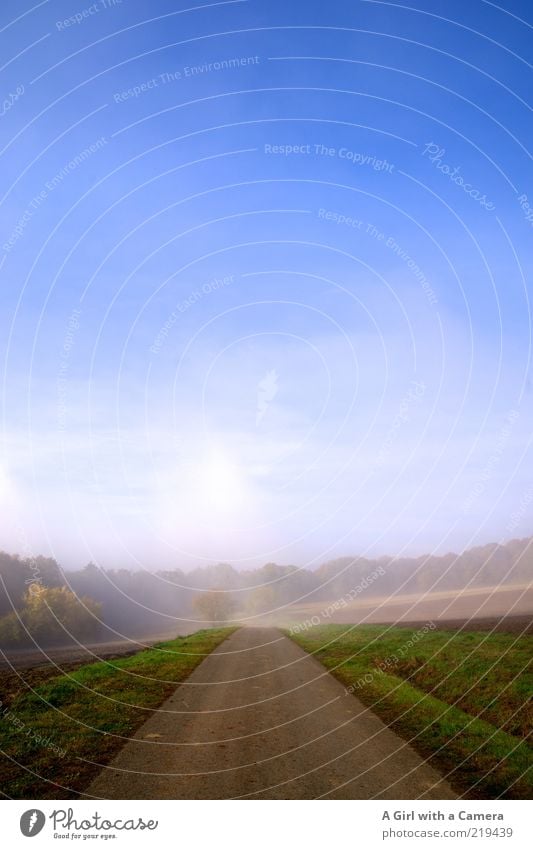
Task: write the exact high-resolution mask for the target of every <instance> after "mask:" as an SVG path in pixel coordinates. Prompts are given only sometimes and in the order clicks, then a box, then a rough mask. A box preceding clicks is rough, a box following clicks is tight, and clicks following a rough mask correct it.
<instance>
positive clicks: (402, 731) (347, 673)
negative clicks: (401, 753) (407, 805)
mask: <svg viewBox="0 0 533 849" xmlns="http://www.w3.org/2000/svg"><path fill="white" fill-rule="evenodd" d="M286 633H287V636H289V637H291V638H292V639H293V640H295V642H297V643H298V644H299V645H300V646H301V647H302V648H304V649H305V650H306V651H307V652H309V653H310V654H313V655H314V656H315V657H316V659H317V660H319V661H320V662H321V663H322V664H323V665H324V666H325V667H326V668H327V669H329V670H330V672H332V673H333V675H335V676H336V677H337V678H338V679H339V680H340V681H341V682H342V683H343V684H344V685H345V686H346V688H347V695H349V694H350V693H353V694H354V695H355V696H356V697H357V698H358V699H360V700H361V701H362V702H363V703H364V704H365V705H367V706H368V707H371V708H372V710H374V711H375V713H377V714H378V715H379V716H380V717H381V718H382V719H383V720H384V721H385V722H386V723H387V725H389V727H391V728H392V729H393V730H394V731H396V732H397V733H398V734H399V735H400V736H401V737H403V738H404V739H406V740H408V741H409V742H410V743H411V744H412V745H413V747H414V748H416V749H417V750H418V751H419V752H420V753H421V754H422V755H423V756H424V757H425V758H426V759H427V760H429V762H430V763H432V764H433V765H434V766H435V767H436V768H437V769H439V771H440V772H441V773H443V774H444V775H447V776H448V778H449V780H450V782H451V783H452V785H453V786H454V788H455V789H456V791H457V792H459V794H464V795H465V797H466V798H482V799H486V798H491V799H492V798H500V797H501V798H507V799H529V798H531V793H532V789H533V786H532V785H533V757H532V754H533V753H532V750H531V747H530V746H529V745H528V738H529V735H530V734H531V728H532V727H533V723H532V694H533V681H532V677H531V674H530V672H531V657H532V647H533V639H532V637H530V636H522V637H517V636H516V635H515V634H501V633H498V634H489V633H483V632H480V631H476V632H464V631H460V632H451V631H438V630H434V626H432V627H429V628H428V627H426V628H424V627H423V626H420V628H418V629H416V628H412V629H406V628H403V627H402V628H394V627H389V626H384V625H366V626H355V627H351V626H347V625H323V626H316V627H312V628H309V629H308V630H306V631H303V632H300V633H294V632H293V633H291V632H290V631H287V632H286ZM528 670H529V671H528ZM529 739H530V738H529Z"/></svg>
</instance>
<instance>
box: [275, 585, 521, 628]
mask: <svg viewBox="0 0 533 849" xmlns="http://www.w3.org/2000/svg"><path fill="white" fill-rule="evenodd" d="M334 603H335V602H322V603H313V604H309V605H303V604H302V605H293V606H292V607H291V608H287V610H286V611H284V612H283V613H282V614H280V619H284V620H286V621H284V622H283V623H282V622H281V621H280V623H279V624H285V625H286V627H290V625H293V624H298V623H299V622H302V623H303V622H305V621H306V619H309V618H311V617H312V616H315V617H318V619H319V622H316V623H315V624H317V625H318V624H323V625H324V624H327V623H328V622H329V623H331V624H336V625H342V624H344V623H350V624H354V625H355V624H383V623H387V624H391V625H393V624H394V625H402V624H407V623H409V624H410V625H413V624H414V623H419V622H428V621H431V622H435V624H436V626H437V628H441V627H443V628H449V627H452V626H451V624H450V623H452V622H460V623H468V630H469V631H473V630H480V627H479V624H478V623H479V622H481V621H484V622H493V623H494V624H497V623H498V622H499V620H500V619H501V620H502V621H501V624H500V625H498V630H507V629H508V628H512V629H513V632H514V631H515V629H516V628H517V627H518V624H519V623H520V622H525V623H526V626H527V624H528V623H529V624H530V623H531V622H532V621H533V587H522V586H521V587H503V588H500V587H486V588H477V589H469V590H461V591H459V590H454V591H450V590H449V591H446V592H436V593H431V594H430V595H428V596H426V597H424V596H421V595H419V594H418V595H403V596H400V595H398V596H391V597H386V598H365V597H364V596H361V597H360V598H359V599H358V600H357V601H355V602H351V603H349V604H347V605H346V606H341V605H338V608H339V609H337V610H332V605H333V604H334ZM453 627H455V626H453ZM459 627H461V625H459Z"/></svg>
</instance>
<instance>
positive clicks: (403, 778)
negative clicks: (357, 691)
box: [86, 628, 455, 799]
mask: <svg viewBox="0 0 533 849" xmlns="http://www.w3.org/2000/svg"><path fill="white" fill-rule="evenodd" d="M86 795H87V796H95V797H99V798H104V799H229V798H251V799H316V798H328V799H374V798H378V799H420V798H422V799H453V798H455V794H454V792H453V791H452V789H451V788H450V786H449V785H448V783H447V782H446V781H445V780H444V779H443V778H442V777H441V776H440V775H439V774H438V773H437V772H436V771H435V770H434V769H433V768H432V767H430V766H429V765H427V764H425V763H424V761H423V760H422V759H421V758H420V757H419V756H418V755H417V754H416V752H415V751H414V750H413V749H412V748H411V747H410V746H409V745H407V744H406V743H405V741H404V740H402V739H400V738H399V737H398V736H397V735H396V734H394V733H393V732H392V731H390V730H389V729H388V728H387V727H386V726H385V725H384V724H383V723H382V722H381V720H380V719H378V717H377V716H376V715H375V714H373V713H372V712H371V711H369V710H368V709H367V708H365V707H364V706H363V705H362V704H361V702H359V701H358V700H357V699H355V698H354V696H352V695H345V692H344V688H343V686H342V685H341V684H340V683H339V682H338V681H337V680H336V679H335V678H333V677H332V676H331V675H330V674H329V673H328V672H327V671H326V670H325V669H324V667H323V666H321V665H320V664H319V663H318V662H317V661H315V660H314V659H313V658H312V657H311V656H310V655H308V654H306V652H304V651H303V650H302V649H301V648H299V647H298V646H297V645H296V644H295V643H293V642H292V641H291V640H289V639H287V637H285V636H283V635H282V634H281V633H280V631H278V630H276V629H275V628H241V629H240V630H239V631H236V632H235V633H234V634H233V635H232V636H231V637H230V638H229V639H228V640H226V641H225V642H224V643H222V645H220V646H219V647H218V649H217V650H216V651H214V652H213V654H211V655H210V656H209V657H207V658H206V659H205V660H204V661H203V662H202V663H201V664H200V666H198V667H197V668H196V670H195V671H194V672H193V674H192V675H191V676H190V678H188V679H187V681H186V682H185V683H183V684H180V686H179V687H178V688H177V690H176V691H175V693H174V694H173V695H172V696H171V697H170V699H168V701H166V702H165V704H163V705H162V706H161V708H160V709H159V710H158V711H157V712H156V713H155V714H153V715H152V716H151V718H150V719H149V720H148V721H147V722H146V723H145V724H144V725H143V726H142V728H140V729H139V731H138V733H137V734H136V736H135V737H134V738H132V740H131V741H130V742H128V743H127V744H126V746H125V747H124V749H122V751H121V752H120V753H119V755H118V756H117V757H116V758H115V760H114V761H113V762H112V763H111V764H110V765H109V766H108V767H106V768H104V769H103V771H102V772H101V773H100V774H99V775H98V777H97V778H96V780H95V781H93V782H92V784H91V785H90V787H89V788H88V790H87V791H86Z"/></svg>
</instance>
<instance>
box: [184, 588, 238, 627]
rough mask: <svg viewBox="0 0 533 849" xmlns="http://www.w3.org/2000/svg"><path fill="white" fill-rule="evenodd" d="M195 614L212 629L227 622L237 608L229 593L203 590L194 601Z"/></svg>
mask: <svg viewBox="0 0 533 849" xmlns="http://www.w3.org/2000/svg"><path fill="white" fill-rule="evenodd" d="M193 607H194V610H195V612H196V613H197V614H198V616H200V617H201V619H205V620H206V622H210V623H211V625H212V627H213V628H215V627H216V626H217V625H220V624H222V623H223V622H227V620H228V619H229V618H230V616H231V614H232V613H233V611H234V609H235V606H234V603H233V600H232V598H231V596H230V595H229V593H227V592H224V590H216V589H213V590H203V591H202V592H201V593H199V594H198V595H197V596H195V598H194V599H193Z"/></svg>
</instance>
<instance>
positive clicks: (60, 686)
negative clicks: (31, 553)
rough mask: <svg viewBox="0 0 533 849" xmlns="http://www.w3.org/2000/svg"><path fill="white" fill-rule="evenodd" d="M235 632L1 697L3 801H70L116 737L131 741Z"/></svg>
mask: <svg viewBox="0 0 533 849" xmlns="http://www.w3.org/2000/svg"><path fill="white" fill-rule="evenodd" d="M234 630H235V629H234V628H219V629H212V630H203V631H197V632H196V633H195V634H191V635H190V636H188V637H180V638H178V639H176V640H170V641H169V642H164V643H158V644H157V645H155V646H154V647H153V648H151V649H147V650H145V651H140V652H137V653H136V654H134V655H131V656H129V657H125V658H119V659H117V660H113V661H101V662H98V663H90V664H86V665H83V666H81V667H80V668H78V669H77V670H75V671H73V672H71V673H67V674H65V675H58V676H55V677H53V678H50V679H49V680H47V681H45V682H44V683H42V684H40V685H39V686H37V687H36V688H35V689H34V692H31V691H30V692H28V691H26V692H24V693H23V694H21V695H18V696H17V697H16V698H15V699H14V700H13V701H12V702H11V703H10V704H6V703H5V696H2V693H1V692H0V699H1V698H3V699H4V703H2V704H1V705H0V750H1V754H0V759H1V766H0V772H1V774H2V784H1V790H2V793H3V795H4V796H5V797H6V796H7V797H8V798H15V799H53V798H60V799H69V798H75V797H77V796H78V792H76V791H81V790H83V788H84V787H86V786H87V784H88V783H89V782H90V781H91V779H92V778H93V777H94V775H95V774H96V773H97V772H98V770H99V767H95V766H93V764H91V763H90V761H93V762H94V763H96V764H106V763H109V761H110V760H111V759H112V758H113V757H114V755H116V753H117V752H118V751H119V750H120V749H121V748H122V746H123V745H124V743H125V742H126V741H125V739H123V738H129V737H131V736H132V735H133V734H134V733H135V732H136V730H137V729H138V728H139V727H140V726H141V725H142V724H143V723H144V722H145V721H146V719H148V717H149V715H150V712H151V711H153V710H155V709H156V708H157V707H159V705H161V704H162V702H164V701H165V699H166V698H168V697H169V696H170V695H171V694H172V693H173V691H174V690H175V689H176V685H177V684H178V683H179V682H180V681H183V680H184V679H185V678H187V676H188V675H190V673H191V672H192V671H193V669H194V668H195V667H196V666H197V665H198V664H199V663H200V662H201V661H202V660H203V658H204V657H205V656H206V655H208V654H210V653H211V652H212V651H213V649H215V648H216V647H217V646H218V645H219V644H220V643H221V642H222V641H223V640H224V639H226V637H228V636H229V635H230V634H231V633H232V632H233V631H234ZM21 675H22V676H23V675H24V672H21ZM176 721H177V722H178V721H179V719H176ZM24 767H26V769H24ZM54 782H55V783H54ZM58 785H59V786H58Z"/></svg>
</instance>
